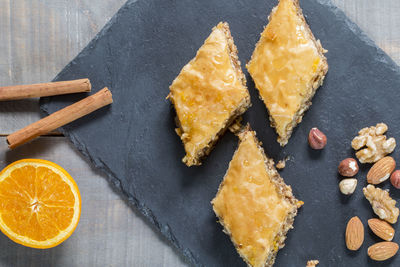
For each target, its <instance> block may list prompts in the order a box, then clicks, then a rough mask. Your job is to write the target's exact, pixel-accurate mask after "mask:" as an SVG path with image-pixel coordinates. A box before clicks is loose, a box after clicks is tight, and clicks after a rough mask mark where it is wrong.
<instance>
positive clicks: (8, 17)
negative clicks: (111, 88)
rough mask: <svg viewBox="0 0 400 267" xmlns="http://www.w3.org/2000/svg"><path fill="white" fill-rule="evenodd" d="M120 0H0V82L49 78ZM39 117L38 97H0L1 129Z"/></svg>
mask: <svg viewBox="0 0 400 267" xmlns="http://www.w3.org/2000/svg"><path fill="white" fill-rule="evenodd" d="M124 2H125V0H103V1H92V0H74V1H69V0H57V1H54V0H30V1H26V0H3V1H0V32H1V33H2V34H0V85H1V86H7V85H17V84H31V83H39V82H47V81H50V80H52V79H53V78H54V77H55V75H56V74H57V73H58V72H59V71H60V70H61V69H62V68H63V67H64V66H65V65H66V64H67V63H68V62H69V61H70V60H72V59H73V58H74V57H75V56H76V55H77V54H78V53H79V52H80V50H81V49H82V48H84V47H85V46H86V45H87V44H88V43H89V41H90V40H91V39H92V38H93V37H94V36H95V34H97V32H98V31H99V30H100V29H101V28H102V27H103V26H104V24H105V23H106V22H107V21H108V20H109V19H110V18H111V17H112V16H113V15H114V13H115V12H116V11H117V10H118V8H119V7H120V6H121V5H122V4H123V3H124ZM78 78H80V77H78ZM38 119H40V112H39V107H38V100H37V99H30V100H22V101H10V102H1V103H0V134H9V133H11V132H14V131H15V130H18V129H21V128H23V127H24V126H26V125H28V124H30V123H32V122H35V121H37V120H38Z"/></svg>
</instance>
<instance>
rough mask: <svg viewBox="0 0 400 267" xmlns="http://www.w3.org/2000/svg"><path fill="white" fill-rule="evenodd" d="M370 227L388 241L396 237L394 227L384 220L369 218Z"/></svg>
mask: <svg viewBox="0 0 400 267" xmlns="http://www.w3.org/2000/svg"><path fill="white" fill-rule="evenodd" d="M368 225H369V228H371V230H372V232H374V234H376V235H377V236H379V237H380V238H382V239H383V240H386V241H392V239H393V237H394V229H393V227H392V226H390V224H388V223H387V222H385V221H383V220H379V219H376V218H374V219H369V220H368Z"/></svg>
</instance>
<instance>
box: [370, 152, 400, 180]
mask: <svg viewBox="0 0 400 267" xmlns="http://www.w3.org/2000/svg"><path fill="white" fill-rule="evenodd" d="M395 168H396V161H394V159H393V158H392V157H384V158H382V159H380V160H378V161H377V162H376V163H375V164H374V165H372V167H371V169H370V170H369V172H368V174H367V181H368V183H370V184H380V183H382V182H383V181H385V180H387V179H388V178H389V177H390V174H391V173H392V172H393V171H394V169H395Z"/></svg>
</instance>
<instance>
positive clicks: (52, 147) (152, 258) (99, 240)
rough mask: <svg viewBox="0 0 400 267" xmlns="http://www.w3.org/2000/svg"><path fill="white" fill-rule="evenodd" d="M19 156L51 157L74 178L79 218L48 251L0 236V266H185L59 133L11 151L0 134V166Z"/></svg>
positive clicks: (20, 157) (168, 246)
mask: <svg viewBox="0 0 400 267" xmlns="http://www.w3.org/2000/svg"><path fill="white" fill-rule="evenodd" d="M23 158H42V159H47V160H51V161H53V162H55V163H57V164H59V165H61V166H62V167H64V168H65V169H66V170H67V171H68V172H69V173H70V174H71V176H72V177H74V179H75V181H76V182H77V184H78V186H79V189H80V192H81V196H82V214H81V220H80V223H79V225H78V227H77V229H76V231H75V233H74V234H73V235H72V236H71V237H70V238H69V239H68V240H67V241H66V242H64V243H63V244H62V245H60V246H58V247H56V248H53V249H49V250H35V249H30V248H26V247H23V246H20V245H18V244H15V243H13V242H12V241H10V240H9V239H8V238H7V237H6V236H5V235H3V234H0V266H177V267H179V266H185V263H184V262H183V261H182V258H181V257H180V256H178V254H177V253H175V251H174V249H173V248H172V247H171V246H170V245H169V244H168V242H167V241H166V240H164V238H163V237H162V236H161V235H160V234H158V233H157V232H155V231H154V230H153V226H151V225H149V224H148V223H147V222H146V221H145V220H144V218H143V217H142V216H141V215H140V214H139V213H138V212H137V211H136V209H135V208H133V207H130V206H129V204H127V202H126V201H125V200H123V199H121V197H120V195H119V194H116V193H115V192H114V189H113V188H111V186H110V185H109V183H108V182H107V181H106V179H105V177H103V175H102V174H101V173H99V172H98V171H97V170H95V169H93V168H91V167H90V165H89V164H88V163H87V162H86V161H85V159H84V158H83V157H81V156H80V154H79V153H78V152H76V151H75V150H74V148H73V147H72V145H70V143H69V142H67V141H66V138H65V137H43V138H39V139H37V140H35V141H33V142H32V143H30V144H27V145H25V146H22V147H20V148H17V149H15V150H13V151H9V150H8V149H7V146H6V142H5V138H4V137H1V138H0V169H3V168H4V167H5V166H6V165H8V164H9V163H11V162H14V161H16V160H19V159H23Z"/></svg>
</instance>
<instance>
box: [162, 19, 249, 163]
mask: <svg viewBox="0 0 400 267" xmlns="http://www.w3.org/2000/svg"><path fill="white" fill-rule="evenodd" d="M168 97H169V99H170V100H171V102H172V103H173V104H174V107H175V110H176V114H177V126H178V128H177V129H176V132H177V134H178V135H179V136H180V137H181V140H182V142H183V144H184V146H185V150H186V156H185V157H184V158H183V160H182V161H183V162H184V163H185V164H186V165H188V166H192V165H200V164H201V161H200V160H201V158H202V157H204V156H206V155H208V154H209V152H210V151H211V149H212V147H213V145H214V144H215V142H216V141H217V140H218V137H219V136H220V135H222V134H223V133H224V131H225V130H226V128H227V127H228V126H229V125H230V124H231V123H232V122H233V121H234V119H235V118H237V117H238V116H240V115H241V114H243V113H244V112H245V111H246V110H247V108H248V107H249V106H250V96H249V92H248V90H247V87H246V78H245V76H244V75H243V73H242V70H241V67H240V62H239V60H238V56H237V49H236V46H235V44H234V43H233V39H232V36H231V34H230V31H229V25H228V23H222V22H221V23H219V24H218V25H217V26H216V27H214V28H213V29H212V32H211V34H210V36H209V37H208V38H207V39H206V40H205V42H204V44H203V46H201V47H200V49H199V50H198V51H197V54H196V56H195V58H193V59H192V60H191V61H190V62H189V63H188V64H187V65H186V66H184V67H183V69H182V70H181V72H180V73H179V75H178V77H176V79H175V80H174V81H173V83H172V85H171V86H170V94H169V96H168Z"/></svg>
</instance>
